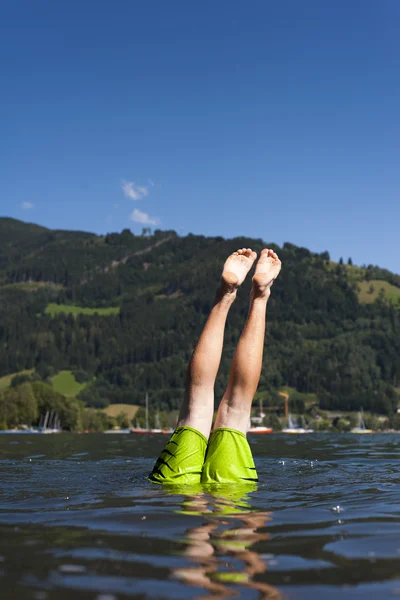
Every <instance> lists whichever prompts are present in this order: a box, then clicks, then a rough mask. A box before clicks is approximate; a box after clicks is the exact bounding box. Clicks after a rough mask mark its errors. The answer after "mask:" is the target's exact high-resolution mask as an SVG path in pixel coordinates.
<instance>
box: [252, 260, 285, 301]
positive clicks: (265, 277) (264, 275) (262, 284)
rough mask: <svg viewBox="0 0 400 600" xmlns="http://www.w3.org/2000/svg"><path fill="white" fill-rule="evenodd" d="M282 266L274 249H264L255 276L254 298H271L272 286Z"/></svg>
mask: <svg viewBox="0 0 400 600" xmlns="http://www.w3.org/2000/svg"><path fill="white" fill-rule="evenodd" d="M281 266H282V263H281V261H280V260H279V258H278V255H277V254H276V253H275V252H274V251H273V250H270V249H268V248H265V249H264V250H262V252H261V255H260V258H259V260H258V263H257V266H256V271H255V273H254V277H253V289H252V294H253V297H254V298H269V295H270V293H271V286H272V284H273V283H274V281H275V279H276V278H277V277H278V275H279V272H280V270H281Z"/></svg>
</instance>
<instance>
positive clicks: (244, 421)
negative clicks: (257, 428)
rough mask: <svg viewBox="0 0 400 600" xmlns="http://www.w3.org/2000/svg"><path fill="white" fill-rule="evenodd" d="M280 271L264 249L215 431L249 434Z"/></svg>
mask: <svg viewBox="0 0 400 600" xmlns="http://www.w3.org/2000/svg"><path fill="white" fill-rule="evenodd" d="M280 269H281V262H280V260H279V258H278V256H277V255H276V254H275V252H273V251H272V250H263V251H262V253H261V256H260V260H259V261H258V263H257V267H256V272H255V275H254V277H253V287H252V291H251V298H250V310H249V315H248V318H247V321H246V324H245V326H244V329H243V332H242V335H241V336H240V340H239V343H238V345H237V348H236V352H235V356H234V358H233V361H232V366H231V371H230V375H229V381H228V387H227V388H226V391H225V394H224V397H223V398H222V401H221V404H220V407H219V410H218V414H217V418H216V420H215V425H214V428H215V429H216V428H218V427H229V428H231V429H237V430H238V431H241V432H242V433H246V431H247V427H248V422H249V418H250V410H251V403H252V401H253V397H254V394H255V392H256V390H257V386H258V382H259V379H260V373H261V366H262V356H263V348H264V336H265V317H266V309H267V302H268V299H269V296H270V293H271V290H270V288H271V285H272V283H273V281H274V279H275V278H276V277H277V276H278V275H279V271H280Z"/></svg>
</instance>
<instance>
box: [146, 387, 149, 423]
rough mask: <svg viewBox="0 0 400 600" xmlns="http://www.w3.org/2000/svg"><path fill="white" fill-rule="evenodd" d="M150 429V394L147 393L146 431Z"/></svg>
mask: <svg viewBox="0 0 400 600" xmlns="http://www.w3.org/2000/svg"><path fill="white" fill-rule="evenodd" d="M148 428H149V394H148V393H147V392H146V429H148Z"/></svg>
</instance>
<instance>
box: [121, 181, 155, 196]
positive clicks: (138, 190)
mask: <svg viewBox="0 0 400 600" xmlns="http://www.w3.org/2000/svg"><path fill="white" fill-rule="evenodd" d="M121 185H122V191H123V192H124V194H125V196H126V197H127V198H130V199H131V200H141V199H142V198H145V197H146V196H148V195H149V186H146V185H137V184H136V183H135V182H134V181H125V180H122V182H121Z"/></svg>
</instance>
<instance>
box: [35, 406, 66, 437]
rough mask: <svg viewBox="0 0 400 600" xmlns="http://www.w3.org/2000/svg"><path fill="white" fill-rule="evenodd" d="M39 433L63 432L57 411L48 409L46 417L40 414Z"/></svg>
mask: <svg viewBox="0 0 400 600" xmlns="http://www.w3.org/2000/svg"><path fill="white" fill-rule="evenodd" d="M37 431H38V433H61V427H60V419H59V417H58V414H57V413H56V411H55V410H54V411H53V410H51V411H46V414H45V416H44V418H43V419H42V415H41V416H40V421H39V427H38V428H37Z"/></svg>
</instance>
